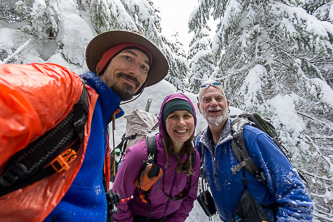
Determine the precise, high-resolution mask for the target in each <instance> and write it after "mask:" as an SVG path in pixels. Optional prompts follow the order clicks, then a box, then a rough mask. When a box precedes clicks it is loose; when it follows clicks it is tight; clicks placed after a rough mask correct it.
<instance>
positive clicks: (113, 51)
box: [96, 42, 153, 73]
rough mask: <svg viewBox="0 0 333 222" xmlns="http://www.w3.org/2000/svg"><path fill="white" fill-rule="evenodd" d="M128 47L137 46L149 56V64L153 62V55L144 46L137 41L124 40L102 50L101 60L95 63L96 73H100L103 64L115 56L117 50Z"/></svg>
mask: <svg viewBox="0 0 333 222" xmlns="http://www.w3.org/2000/svg"><path fill="white" fill-rule="evenodd" d="M130 47H134V48H138V49H140V50H142V51H144V52H145V53H146V54H147V56H148V57H149V62H150V65H152V64H153V56H152V54H151V52H150V51H149V50H148V49H147V48H146V47H144V46H142V45H139V44H137V43H131V42H125V43H120V44H118V45H115V46H113V47H111V48H110V49H109V50H107V51H106V52H104V54H103V56H102V58H101V60H100V61H99V63H98V64H97V67H96V69H97V70H96V71H97V73H100V72H101V71H102V70H103V69H104V67H105V65H106V64H107V63H108V62H109V60H110V59H111V58H112V57H113V56H115V55H116V54H117V53H118V52H120V51H121V50H123V49H125V48H130Z"/></svg>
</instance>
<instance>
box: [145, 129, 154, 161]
mask: <svg viewBox="0 0 333 222" xmlns="http://www.w3.org/2000/svg"><path fill="white" fill-rule="evenodd" d="M146 143H147V161H152V160H154V163H156V162H157V148H156V136H155V135H149V134H148V135H147V136H146Z"/></svg>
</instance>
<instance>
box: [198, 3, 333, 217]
mask: <svg viewBox="0 0 333 222" xmlns="http://www.w3.org/2000/svg"><path fill="white" fill-rule="evenodd" d="M204 2H208V3H209V4H206V5H209V7H208V8H207V9H206V10H205V14H204V15H202V16H203V17H205V16H206V17H207V16H209V13H211V11H213V14H214V17H215V18H218V16H221V22H220V23H219V24H218V30H217V32H216V34H215V37H214V39H213V42H212V53H213V56H214V57H215V58H217V59H218V61H217V68H216V69H215V72H214V75H213V76H212V77H213V78H215V79H217V80H221V81H222V82H223V86H224V89H225V91H226V93H227V96H228V98H229V100H230V105H231V106H236V107H238V108H241V109H242V110H245V111H252V112H253V111H254V112H258V113H260V114H261V115H262V116H264V117H268V118H270V119H271V121H272V122H273V124H274V125H275V126H276V128H277V130H278V132H279V136H280V138H281V139H282V143H283V145H284V146H286V147H287V148H288V150H289V154H290V156H291V160H292V162H293V164H294V166H295V167H297V168H298V169H299V170H300V171H301V172H302V173H303V174H304V175H305V177H306V179H307V181H308V182H309V185H310V187H309V192H310V193H311V197H312V199H313V201H314V203H315V210H316V214H315V216H316V217H317V219H319V220H321V221H324V220H325V218H328V217H332V216H333V204H332V203H333V198H332V196H331V195H329V194H330V193H331V192H332V183H333V168H332V160H333V158H332V155H331V154H330V153H331V152H332V149H333V147H332V142H331V141H332V137H331V136H328V135H333V119H332V115H331V114H332V113H333V99H332V98H333V97H332V96H333V91H332V87H331V86H330V84H331V85H332V72H331V70H332V69H331V68H332V65H331V64H332V62H333V61H332V60H333V55H332V48H333V35H332V34H333V25H332V23H331V21H332V19H331V18H330V16H329V15H330V13H332V10H331V5H332V2H331V1H314V0H313V1H293V0H290V1H272V0H268V1H267V0H260V1H253V0H229V1H219V4H221V7H220V8H223V9H225V10H220V11H217V10H216V8H214V7H216V5H215V6H214V3H213V2H211V1H204ZM222 17H223V18H222ZM290 123H293V124H290ZM325 135H326V136H325ZM324 196H325V198H323V197H324Z"/></svg>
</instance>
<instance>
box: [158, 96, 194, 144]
mask: <svg viewBox="0 0 333 222" xmlns="http://www.w3.org/2000/svg"><path fill="white" fill-rule="evenodd" d="M174 99H181V100H185V101H187V102H189V104H190V105H191V107H192V109H193V114H194V116H193V117H194V127H195V126H196V125H197V115H196V113H195V108H194V106H193V104H192V102H191V100H190V99H189V98H188V97H187V96H186V95H184V94H183V93H175V94H171V95H168V96H166V97H165V99H164V101H163V103H162V105H161V109H160V113H159V116H158V126H159V133H160V135H161V136H162V138H165V134H166V132H165V131H164V122H163V120H162V111H163V108H164V106H165V104H166V103H168V102H169V101H171V100H174ZM194 132H195V130H194V131H193V134H194Z"/></svg>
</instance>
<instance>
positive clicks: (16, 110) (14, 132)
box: [0, 63, 98, 222]
mask: <svg viewBox="0 0 333 222" xmlns="http://www.w3.org/2000/svg"><path fill="white" fill-rule="evenodd" d="M82 87H83V85H82V81H81V79H80V77H79V76H78V75H76V74H75V73H73V72H71V71H69V70H67V69H66V68H64V67H62V66H59V65H55V64H37V63H35V64H29V65H14V64H10V65H0V170H2V168H3V166H4V164H5V163H6V161H7V160H8V159H9V158H10V157H11V156H12V155H13V154H14V153H15V152H17V151H19V150H21V149H23V148H24V147H26V146H27V145H28V144H29V143H30V142H32V141H33V140H34V139H36V138H37V137H39V136H40V135H42V134H43V133H45V132H46V131H48V130H49V129H51V128H52V127H53V126H55V125H56V124H58V123H59V122H60V121H61V120H63V119H64V118H65V117H66V116H67V114H68V113H69V112H70V111H71V109H72V108H73V106H74V104H75V103H76V102H77V101H78V100H79V98H80V95H81V92H82ZM86 89H87V92H88V99H89V113H88V120H87V123H86V125H85V138H84V142H83V145H82V146H83V149H82V148H80V149H79V151H78V153H77V158H76V159H75V160H74V161H73V162H72V163H70V166H71V167H70V169H69V170H67V171H63V172H61V173H59V174H53V175H51V176H49V177H47V178H45V179H43V180H41V181H38V182H36V183H34V184H32V185H30V186H27V187H24V188H22V189H19V190H17V191H14V192H12V193H9V194H7V195H5V196H2V197H0V218H1V219H3V220H7V221H20V222H22V221H43V220H44V219H45V218H46V216H47V215H48V214H49V213H50V212H51V211H52V210H53V209H54V208H55V206H56V205H57V204H58V203H59V202H60V200H61V199H62V197H63V196H64V195H65V193H66V192H67V190H68V188H69V187H70V185H71V183H72V182H73V180H74V178H75V176H76V174H77V173H78V171H79V169H80V167H81V164H82V162H83V159H84V154H85V150H86V147H87V144H88V139H89V135H90V123H91V119H92V114H93V111H94V107H95V104H96V101H97V97H98V95H97V94H96V92H95V91H94V90H93V89H92V88H90V87H89V86H88V85H86ZM65 107H67V108H65Z"/></svg>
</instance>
